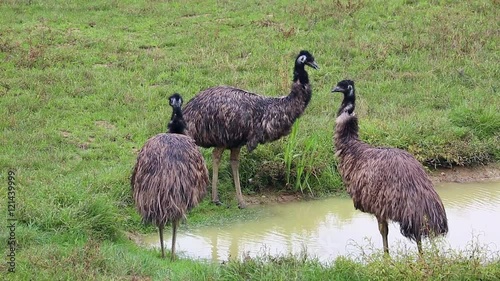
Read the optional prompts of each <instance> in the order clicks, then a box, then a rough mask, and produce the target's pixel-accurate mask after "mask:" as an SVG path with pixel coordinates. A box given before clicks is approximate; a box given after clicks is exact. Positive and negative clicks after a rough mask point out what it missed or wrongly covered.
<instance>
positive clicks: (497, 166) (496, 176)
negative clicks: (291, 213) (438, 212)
mask: <svg viewBox="0 0 500 281" xmlns="http://www.w3.org/2000/svg"><path fill="white" fill-rule="evenodd" d="M429 177H430V178H431V180H432V182H433V183H434V184H437V183H445V182H460V183H465V182H479V181H497V180H500V163H493V164H488V165H480V166H473V167H460V166H457V167H452V168H439V169H435V170H431V171H430V172H429ZM308 199H311V198H310V197H309V196H308V195H307V194H302V193H300V192H298V193H297V192H285V191H278V192H276V191H263V192H260V193H257V194H254V195H245V200H246V201H247V203H248V204H249V205H250V206H252V205H262V204H274V203H286V202H293V201H300V200H308Z"/></svg>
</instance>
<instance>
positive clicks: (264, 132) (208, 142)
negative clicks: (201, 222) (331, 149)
mask: <svg viewBox="0 0 500 281" xmlns="http://www.w3.org/2000/svg"><path fill="white" fill-rule="evenodd" d="M305 65H308V66H310V67H312V68H314V69H318V68H319V67H318V65H317V64H316V62H315V61H314V57H313V56H312V55H311V53H309V52H308V51H300V53H299V54H298V55H297V57H296V59H295V66H294V70H293V83H292V86H291V91H290V93H289V94H288V95H287V96H283V97H278V98H274V97H264V96H261V95H257V94H254V93H250V92H248V91H244V90H241V89H237V88H233V87H229V86H218V87H213V88H209V89H206V90H204V91H202V92H200V93H198V94H197V95H196V96H195V97H194V98H193V99H191V100H190V101H189V102H188V103H187V104H186V106H185V108H184V118H185V120H186V123H187V135H189V136H191V137H192V138H193V139H194V140H195V142H196V144H197V145H198V146H201V147H204V148H210V147H214V150H213V152H212V161H213V167H212V169H213V175H212V201H213V202H214V203H215V204H217V205H220V204H221V202H220V200H219V196H218V193H217V181H218V172H219V165H220V159H221V157H222V154H223V152H224V150H225V149H229V150H230V151H231V155H230V162H231V169H232V173H233V180H234V186H235V189H236V197H237V199H238V207H240V208H245V201H244V199H243V195H242V193H241V186H240V178H239V157H240V150H241V147H242V146H244V145H246V147H247V150H248V152H251V151H252V150H254V149H255V148H256V147H257V145H258V144H263V143H266V142H272V141H275V140H277V139H279V138H281V137H282V136H286V135H288V134H289V133H290V130H291V127H292V125H293V123H294V122H295V120H296V119H297V118H298V117H300V115H301V114H302V113H303V112H304V110H305V108H306V107H307V105H308V104H309V101H310V99H311V94H312V90H311V85H310V84H309V76H308V74H307V72H306V70H305V68H304V66H305Z"/></svg>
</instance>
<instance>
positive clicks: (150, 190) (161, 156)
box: [131, 94, 208, 261]
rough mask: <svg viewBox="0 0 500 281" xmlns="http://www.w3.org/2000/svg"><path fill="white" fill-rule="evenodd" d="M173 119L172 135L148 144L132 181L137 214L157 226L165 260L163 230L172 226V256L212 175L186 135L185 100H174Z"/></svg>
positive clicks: (177, 95)
mask: <svg viewBox="0 0 500 281" xmlns="http://www.w3.org/2000/svg"><path fill="white" fill-rule="evenodd" d="M169 100H170V106H172V118H171V121H170V122H169V124H168V133H166V134H165V133H162V134H158V135H156V136H154V137H152V138H150V139H149V140H147V141H146V143H145V144H144V146H143V148H142V149H141V151H140V152H139V155H138V156H137V162H136V164H135V167H134V170H133V172H132V177H131V185H132V193H133V197H134V201H135V204H136V206H137V210H138V211H139V213H140V215H141V216H142V219H143V221H144V222H146V223H154V224H155V225H156V226H157V227H158V229H159V234H160V244H161V256H162V258H165V250H164V246H163V228H164V226H165V225H166V224H167V223H171V224H172V255H171V260H172V261H173V260H174V259H175V240H176V234H177V227H178V224H179V221H180V220H181V219H183V218H185V217H186V213H187V212H188V211H189V210H191V209H192V208H193V207H195V206H196V205H198V203H199V202H200V201H201V200H202V199H203V197H204V196H205V194H206V192H207V186H208V171H207V168H206V166H205V161H204V160H203V157H202V155H201V153H200V151H199V149H198V147H197V146H196V144H195V142H194V140H193V139H192V138H190V137H188V136H185V135H183V133H184V129H185V122H184V119H183V117H182V111H181V105H182V98H181V96H180V95H179V94H174V95H172V96H171V97H170V98H169Z"/></svg>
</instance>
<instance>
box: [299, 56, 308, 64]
mask: <svg viewBox="0 0 500 281" xmlns="http://www.w3.org/2000/svg"><path fill="white" fill-rule="evenodd" d="M306 60H307V58H306V56H305V55H302V56H300V57H298V58H297V61H298V62H299V63H305V62H306Z"/></svg>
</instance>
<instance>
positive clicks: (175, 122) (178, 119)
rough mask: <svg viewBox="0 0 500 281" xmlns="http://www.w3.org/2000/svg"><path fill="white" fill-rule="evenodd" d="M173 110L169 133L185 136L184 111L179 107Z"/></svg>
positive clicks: (174, 107)
mask: <svg viewBox="0 0 500 281" xmlns="http://www.w3.org/2000/svg"><path fill="white" fill-rule="evenodd" d="M172 109H173V111H172V117H171V119H170V122H169V123H168V132H169V133H171V134H184V129H185V128H186V122H185V121H184V118H183V117H182V110H181V108H180V107H177V106H173V107H172Z"/></svg>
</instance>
